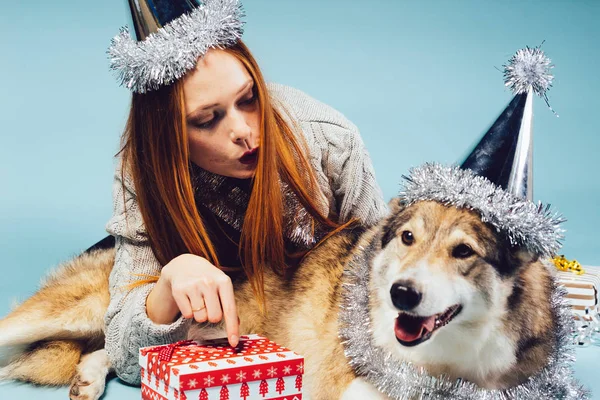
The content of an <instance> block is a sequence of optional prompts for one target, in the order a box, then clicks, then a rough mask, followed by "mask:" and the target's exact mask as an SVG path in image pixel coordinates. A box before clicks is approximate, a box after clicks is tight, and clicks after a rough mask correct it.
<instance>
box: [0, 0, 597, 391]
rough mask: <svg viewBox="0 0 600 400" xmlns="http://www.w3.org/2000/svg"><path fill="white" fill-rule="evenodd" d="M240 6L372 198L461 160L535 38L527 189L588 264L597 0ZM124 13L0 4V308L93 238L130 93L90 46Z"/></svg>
mask: <svg viewBox="0 0 600 400" xmlns="http://www.w3.org/2000/svg"><path fill="white" fill-rule="evenodd" d="M245 9H246V11H247V15H248V16H247V18H246V20H247V21H248V24H247V26H246V33H245V36H244V39H245V41H246V43H247V44H248V45H249V47H250V48H251V50H252V51H253V53H254V55H255V56H256V58H257V59H258V61H259V64H260V65H261V66H262V68H263V72H264V73H265V75H266V77H267V79H268V80H271V81H277V82H280V83H284V84H288V85H292V86H295V87H297V88H299V89H302V90H304V91H305V92H307V93H309V94H310V95H312V96H313V97H315V98H317V99H319V100H321V101H323V102H325V103H328V104H330V105H332V106H333V107H335V108H337V109H338V110H340V111H341V112H343V113H344V114H345V115H346V116H347V117H348V118H350V120H352V121H353V122H354V123H355V124H356V125H357V126H358V127H359V128H360V130H361V133H362V136H363V139H364V141H365V143H366V146H367V148H368V150H369V152H370V154H371V157H372V159H373V164H374V166H375V170H376V174H377V178H378V181H379V183H380V185H381V187H382V189H383V192H384V195H385V197H386V199H389V198H391V197H392V196H394V195H395V194H396V193H397V191H398V189H399V182H400V177H401V175H402V174H404V173H406V172H407V170H408V168H409V167H411V166H417V165H419V164H421V163H422V162H424V161H439V162H444V163H451V162H455V161H458V160H460V159H462V157H463V156H464V155H465V152H466V151H467V149H468V148H469V147H470V146H472V144H473V143H475V142H476V141H477V139H478V138H479V137H480V135H481V134H482V133H483V132H484V131H485V130H486V129H487V127H488V126H489V125H490V124H491V123H492V122H493V120H494V119H495V118H496V117H497V115H498V114H499V113H500V112H501V111H502V109H503V108H504V107H505V106H506V104H508V102H509V101H510V99H511V95H510V93H509V92H508V91H507V90H505V89H504V87H503V82H502V74H501V73H500V72H499V71H498V70H497V69H496V68H500V69H501V68H502V65H503V64H504V63H505V62H506V61H507V60H508V59H509V58H510V57H511V56H512V54H513V53H514V52H515V51H516V50H518V49H519V48H522V47H524V46H526V45H529V46H536V45H538V44H540V43H541V42H542V41H544V40H545V41H546V42H545V44H544V45H543V49H544V50H545V51H546V53H547V54H548V56H549V57H551V59H552V61H553V62H554V64H555V65H556V68H555V69H554V74H555V75H556V81H555V84H554V87H553V88H552V89H551V90H550V92H549V98H550V101H551V105H552V106H553V108H554V109H555V110H556V111H557V112H558V113H559V114H560V118H556V117H555V116H554V115H553V114H552V112H551V111H550V110H548V108H547V107H546V106H545V104H544V102H543V101H542V100H541V99H539V98H536V99H535V101H534V111H535V117H534V130H535V134H534V135H535V139H534V140H535V146H534V147H535V149H534V165H535V168H534V180H535V185H534V188H535V189H534V196H535V198H536V200H542V201H544V202H546V203H551V204H553V205H554V206H555V208H556V209H558V210H559V211H560V212H562V213H563V214H564V215H565V216H566V217H567V218H568V222H567V223H566V224H565V228H566V229H567V231H568V232H567V238H566V241H565V246H564V253H565V254H566V255H567V257H569V258H577V259H578V260H579V261H581V262H582V263H583V264H589V265H599V264H600V250H599V248H598V245H597V243H598V242H599V239H600V233H599V230H598V225H600V212H599V211H598V205H597V203H598V198H599V197H600V183H599V182H600V181H599V177H598V174H599V173H600V161H599V158H598V151H599V149H600V132H599V129H598V125H597V120H598V117H597V115H598V110H599V109H600V100H599V98H600V97H599V96H600V78H599V77H598V72H597V71H598V68H599V65H600V45H599V43H600V24H599V23H598V21H599V20H600V1H594V0H588V1H582V0H579V1H567V0H563V1H556V0H554V1H553V0H537V1H517V0H512V1H476V0H473V1H466V0H465V1H462V0H457V1H423V2H416V1H410V2H409V1H392V0H388V1H383V0H371V1H350V0H346V1H341V0H335V1H332V0H328V1H319V0H310V1H309V0H305V1H291V0H287V1H267V0H247V1H246V2H245ZM125 23H127V16H126V8H125V5H124V1H121V0H105V1H96V2H93V1H81V0H78V1H75V0H62V1H61V0H56V1H46V2H4V3H3V5H2V7H1V8H0V44H1V46H0V54H1V55H0V59H1V62H0V78H1V79H0V134H1V135H2V136H1V141H0V184H1V192H0V254H1V255H2V262H3V264H2V266H1V267H0V268H1V272H2V275H1V277H2V278H1V279H0V293H1V295H0V315H4V314H5V313H6V312H8V310H9V305H10V301H11V300H12V299H15V298H16V299H23V298H24V297H26V296H28V295H30V294H31V293H32V291H33V290H34V289H35V288H36V286H37V284H38V282H39V279H40V278H41V277H42V276H43V274H44V273H45V271H47V270H48V269H49V268H50V267H51V266H53V265H56V264H57V263H58V262H60V261H64V260H67V259H68V258H70V257H71V256H73V255H75V254H76V253H78V252H79V251H81V250H83V249H84V248H86V247H88V246H89V245H91V244H92V243H94V242H95V241H96V240H98V239H100V238H102V237H103V236H104V234H105V233H104V224H105V222H106V221H107V219H108V218H109V216H110V213H111V181H112V172H113V159H112V156H113V155H114V154H115V153H116V152H117V151H118V142H119V136H120V133H121V131H122V129H123V126H124V123H125V119H126V115H127V108H128V102H129V93H128V92H127V91H126V90H125V89H122V88H119V87H118V86H117V85H116V81H115V80H114V78H113V76H112V75H111V74H110V73H109V71H108V68H107V66H108V62H107V59H106V55H105V51H106V48H107V46H108V44H109V41H110V38H111V37H113V36H114V35H115V34H116V33H117V32H118V29H119V27H120V26H122V25H124V24H125ZM590 365H591V364H590ZM580 370H582V371H583V369H581V368H580ZM582 373H583V374H584V375H585V373H586V372H582ZM587 373H588V375H589V376H588V379H586V380H587V381H588V382H591V381H592V375H591V373H592V371H591V370H590V369H588V370H587ZM584 375H582V377H583V376H584ZM596 376H597V375H596ZM1 393H2V391H1V390H0V397H2V398H4V397H3V395H2V394H1ZM48 393H49V392H48ZM61 396H64V394H63V393H62V392H61Z"/></svg>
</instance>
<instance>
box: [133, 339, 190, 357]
mask: <svg viewBox="0 0 600 400" xmlns="http://www.w3.org/2000/svg"><path fill="white" fill-rule="evenodd" d="M194 344H196V342H194V341H193V340H180V341H179V342H175V343H171V344H168V345H163V346H155V347H149V348H147V349H144V350H143V351H142V355H143V356H145V355H147V354H148V353H156V352H158V360H159V361H165V362H169V361H171V358H173V353H174V352H175V349H177V348H178V347H185V346H191V345H194Z"/></svg>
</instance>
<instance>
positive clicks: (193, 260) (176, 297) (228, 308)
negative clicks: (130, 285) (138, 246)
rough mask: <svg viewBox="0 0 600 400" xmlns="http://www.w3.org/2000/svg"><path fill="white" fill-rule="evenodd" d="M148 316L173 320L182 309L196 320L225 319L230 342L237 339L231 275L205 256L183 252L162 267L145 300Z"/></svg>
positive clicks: (164, 321) (166, 322) (161, 321)
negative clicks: (154, 284)
mask: <svg viewBox="0 0 600 400" xmlns="http://www.w3.org/2000/svg"><path fill="white" fill-rule="evenodd" d="M146 310H147V313H148V317H149V318H150V319H151V320H152V321H153V322H155V323H159V324H168V323H172V322H173V321H174V320H175V319H176V318H177V315H178V314H179V313H180V312H181V315H183V317H184V318H188V319H191V318H194V319H195V320H196V321H197V322H205V321H209V322H212V323H217V322H219V321H221V320H222V319H223V318H224V319H225V327H226V330H227V337H228V339H229V344H230V345H232V346H237V344H238V342H239V321H238V315H237V308H236V305H235V297H234V295H233V285H232V283H231V279H230V278H229V277H228V276H227V275H226V274H225V273H224V272H223V271H221V270H219V269H218V268H217V267H215V266H214V265H213V264H211V263H210V262H209V261H208V260H206V259H205V258H203V257H199V256H195V255H193V254H182V255H180V256H178V257H176V258H174V259H173V260H171V261H170V262H169V263H168V264H167V265H165V266H164V267H163V269H162V272H161V275H160V278H159V280H158V282H157V283H156V286H155V287H154V289H152V291H151V292H150V294H149V295H148V298H147V300H146Z"/></svg>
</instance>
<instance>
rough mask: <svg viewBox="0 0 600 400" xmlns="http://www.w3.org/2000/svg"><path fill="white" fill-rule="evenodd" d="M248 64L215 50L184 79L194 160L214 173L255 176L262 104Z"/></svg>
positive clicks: (208, 53) (232, 175)
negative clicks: (259, 101)
mask: <svg viewBox="0 0 600 400" xmlns="http://www.w3.org/2000/svg"><path fill="white" fill-rule="evenodd" d="M253 89H254V81H253V79H252V77H251V76H250V74H249V73H248V71H247V70H246V68H245V67H244V65H243V64H242V63H241V62H240V61H238V59H236V58H235V57H234V56H232V55H231V54H228V53H226V52H225V51H222V50H215V49H213V50H210V51H208V52H207V53H206V54H205V55H204V57H202V58H201V59H200V60H199V61H198V63H197V65H196V68H195V69H194V70H193V71H191V72H190V73H189V74H188V75H187V76H186V77H185V79H184V81H183V92H184V98H185V113H186V121H187V130H188V137H189V146H190V158H191V160H192V162H193V163H195V164H196V165H198V166H199V167H201V168H204V169H205V170H207V171H210V172H212V173H215V174H219V175H224V176H229V177H232V178H239V179H246V178H251V177H252V176H253V175H254V171H255V170H256V161H257V159H258V145H259V143H258V141H259V120H260V115H259V105H258V101H257V98H256V94H255V93H256V91H255V90H253Z"/></svg>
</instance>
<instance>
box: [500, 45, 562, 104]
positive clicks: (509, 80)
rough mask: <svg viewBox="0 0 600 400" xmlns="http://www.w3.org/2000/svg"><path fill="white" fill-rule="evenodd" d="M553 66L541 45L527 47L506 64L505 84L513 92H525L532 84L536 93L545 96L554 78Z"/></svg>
mask: <svg viewBox="0 0 600 400" xmlns="http://www.w3.org/2000/svg"><path fill="white" fill-rule="evenodd" d="M552 68H554V65H552V64H551V61H550V59H549V58H548V57H546V55H545V54H544V52H543V51H542V50H541V49H540V48H539V47H535V48H533V49H531V48H529V47H526V48H524V49H521V50H519V51H517V53H516V54H515V55H514V56H512V57H511V59H510V60H509V61H508V64H506V65H505V66H504V84H505V86H506V87H508V88H509V89H510V90H511V91H512V92H513V94H520V93H525V92H527V90H528V89H529V86H532V87H533V91H534V92H535V94H537V95H538V96H540V97H545V96H546V92H547V91H548V90H550V88H551V87H552V80H553V79H554V76H553V75H552V74H551V73H550V70H551V69H552Z"/></svg>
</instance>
